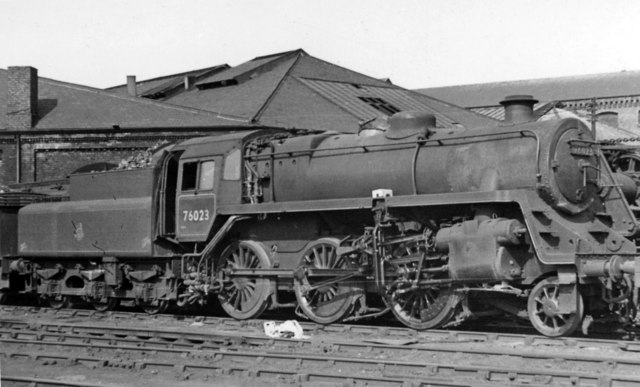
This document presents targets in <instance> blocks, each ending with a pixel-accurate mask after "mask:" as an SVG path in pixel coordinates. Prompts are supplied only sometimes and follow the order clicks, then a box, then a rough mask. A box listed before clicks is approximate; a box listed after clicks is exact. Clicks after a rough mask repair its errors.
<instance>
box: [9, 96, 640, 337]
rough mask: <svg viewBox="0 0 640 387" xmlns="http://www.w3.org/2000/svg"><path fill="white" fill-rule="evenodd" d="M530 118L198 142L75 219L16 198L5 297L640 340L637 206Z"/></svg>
mask: <svg viewBox="0 0 640 387" xmlns="http://www.w3.org/2000/svg"><path fill="white" fill-rule="evenodd" d="M518 102H519V101H518V98H512V99H511V100H510V101H507V103H506V104H507V112H508V116H509V113H510V114H512V119H511V123H507V124H504V125H501V126H499V127H493V128H485V129H473V130H462V129H460V130H456V129H453V130H452V129H442V128H437V125H436V123H435V119H434V117H433V116H432V115H429V114H425V113H417V112H402V113H398V114H396V115H394V116H393V117H391V118H390V119H389V127H388V129H387V130H374V129H371V130H363V131H361V132H360V133H358V134H337V133H320V134H312V135H294V134H292V133H289V132H286V131H277V130H267V129H264V130H254V131H250V132H239V133H235V134H227V135H220V136H212V137H205V138H196V139H192V140H188V141H185V142H183V143H180V144H177V145H174V146H168V147H166V148H164V149H162V150H161V151H159V152H157V153H156V154H155V155H154V158H153V160H152V162H151V165H150V166H149V167H145V168H136V169H131V170H113V171H107V172H97V173H83V174H75V175H72V176H71V177H70V188H69V195H68V198H66V199H68V200H66V199H65V200H53V199H54V198H48V199H49V200H48V201H40V202H37V203H32V204H29V205H23V204H24V203H18V202H15V201H13V202H12V201H11V200H10V197H9V196H6V195H5V203H4V205H3V206H2V209H1V210H0V221H2V239H1V240H0V250H1V251H0V252H1V253H2V277H1V279H0V289H2V291H3V295H4V296H8V295H10V294H12V293H20V292H26V293H36V294H38V295H39V296H41V297H42V298H44V299H46V300H48V301H49V303H50V304H51V305H52V306H54V307H64V306H65V305H66V304H67V303H68V302H69V301H70V300H73V299H74V298H76V299H77V298H81V299H83V300H84V301H87V302H89V303H91V304H92V305H93V306H94V307H95V308H96V309H98V310H108V309H111V308H114V307H115V306H116V305H117V304H118V303H119V302H121V301H127V302H135V303H136V304H137V305H140V306H141V307H142V308H143V309H144V310H145V311H147V312H148V313H158V312H162V311H164V310H165V309H166V307H167V306H168V305H169V304H170V303H175V304H176V305H177V306H185V305H188V304H192V303H196V302H200V303H203V304H204V303H206V302H207V300H208V299H210V298H211V296H214V298H217V299H218V300H219V302H220V304H221V305H222V307H223V308H224V310H225V311H226V312H227V313H228V314H229V315H230V316H233V317H235V318H238V319H248V318H255V317H257V316H259V315H260V314H261V313H262V312H263V311H265V310H266V309H267V308H270V307H271V308H277V307H282V306H285V305H289V306H292V305H295V306H296V307H297V308H298V309H297V310H298V312H299V313H300V314H303V315H304V316H306V317H307V318H309V319H311V320H313V321H316V322H319V323H323V324H329V323H333V322H337V321H341V320H357V319H362V318H367V317H375V316H379V315H381V314H383V313H385V312H387V311H391V312H392V313H393V315H395V317H396V318H397V319H398V320H399V321H401V322H402V323H404V324H406V325H407V326H409V327H412V328H415V329H428V328H436V327H442V326H446V325H447V324H454V323H459V322H461V321H463V320H465V319H467V318H470V317H473V316H475V315H486V314H491V313H497V312H498V311H499V312H500V313H504V312H511V313H515V314H519V315H521V316H524V317H527V316H528V318H529V319H530V320H531V323H532V324H533V326H534V327H535V328H536V329H537V330H538V331H539V332H541V333H542V334H545V335H548V336H560V335H567V334H570V333H571V332H573V331H574V330H575V329H576V328H577V327H579V326H580V324H581V322H582V320H583V317H584V316H585V315H586V314H589V315H591V316H593V317H594V318H597V317H600V316H611V315H617V316H619V317H621V318H624V319H627V321H633V320H635V318H636V315H635V310H636V307H637V305H638V286H639V285H638V284H640V255H639V254H637V252H636V245H635V242H634V238H635V237H636V234H637V233H638V224H637V223H636V220H635V218H634V216H633V213H632V211H631V209H630V207H629V205H628V204H627V200H625V196H624V195H625V191H624V190H623V189H622V187H621V185H620V184H618V183H617V181H616V177H615V175H614V173H613V172H612V171H611V170H610V168H609V167H608V165H607V163H606V162H605V161H604V158H603V157H602V155H601V152H600V149H599V146H598V144H597V143H596V142H594V139H593V137H592V135H591V133H590V131H589V130H588V128H587V127H586V126H585V125H584V124H583V123H581V122H580V121H579V120H576V119H563V120H559V121H546V122H519V121H526V119H524V120H523V119H516V120H515V122H514V120H513V117H520V116H521V114H522V113H518V112H519V111H520V112H521V111H523V109H524V111H525V112H526V111H527V108H526V106H525V107H524V108H523V106H522V105H520V104H519V103H518ZM525 105H526V104H525ZM627 196H633V197H635V191H634V192H631V193H629V192H627ZM0 204H2V203H1V202H0ZM18 209H19V210H18ZM294 296H295V297H294Z"/></svg>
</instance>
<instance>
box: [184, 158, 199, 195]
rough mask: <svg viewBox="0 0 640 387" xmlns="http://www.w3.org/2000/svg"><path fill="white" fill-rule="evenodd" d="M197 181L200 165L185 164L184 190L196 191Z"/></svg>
mask: <svg viewBox="0 0 640 387" xmlns="http://www.w3.org/2000/svg"><path fill="white" fill-rule="evenodd" d="M197 179H198V163H184V164H183V165H182V190H183V191H192V190H194V189H196V182H197V181H198V180H197Z"/></svg>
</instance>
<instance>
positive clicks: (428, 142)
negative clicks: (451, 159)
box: [243, 129, 540, 160]
mask: <svg viewBox="0 0 640 387" xmlns="http://www.w3.org/2000/svg"><path fill="white" fill-rule="evenodd" d="M525 133H529V134H532V135H533V137H535V138H536V140H537V142H538V155H539V149H540V146H539V144H540V139H539V137H538V135H537V134H536V133H535V132H534V131H532V130H531V129H522V130H516V131H509V132H501V133H483V134H474V135H467V136H455V137H448V138H440V139H432V140H429V139H425V138H418V139H416V140H413V141H402V142H390V143H385V144H369V145H350V146H342V147H336V148H327V149H317V148H308V149H300V150H292V151H282V152H272V153H265V154H258V155H249V156H243V158H244V159H245V160H262V159H269V158H272V157H275V156H282V155H288V156H289V157H292V156H293V155H294V154H300V155H303V154H312V153H314V152H318V151H338V150H350V149H360V148H362V149H364V150H365V151H368V150H369V149H368V148H386V147H389V148H391V147H397V146H399V145H411V146H413V145H416V144H418V145H420V146H425V145H437V146H446V145H453V144H447V143H446V142H448V141H456V140H471V139H474V138H478V139H481V138H486V137H496V139H499V138H500V137H506V136H508V135H520V136H522V137H525V135H524V134H525Z"/></svg>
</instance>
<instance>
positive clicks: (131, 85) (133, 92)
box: [127, 75, 138, 97]
mask: <svg viewBox="0 0 640 387" xmlns="http://www.w3.org/2000/svg"><path fill="white" fill-rule="evenodd" d="M127 92H129V95H130V96H132V97H137V96H138V85H136V76H135V75H127Z"/></svg>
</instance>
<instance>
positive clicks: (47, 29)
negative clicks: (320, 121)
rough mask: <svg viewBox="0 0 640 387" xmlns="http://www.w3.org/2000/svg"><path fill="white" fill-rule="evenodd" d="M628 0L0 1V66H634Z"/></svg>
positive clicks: (68, 73) (407, 70)
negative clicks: (257, 62) (295, 61)
mask: <svg viewBox="0 0 640 387" xmlns="http://www.w3.org/2000/svg"><path fill="white" fill-rule="evenodd" d="M639 37H640V1H635V0H608V1H604V0H535V1H531V0H491V1H489V0H421V1H418V0H348V1H347V0H317V1H316V0H270V1H266V0H262V1H260V0H229V1H227V0H100V1H96V0H55V1H54V0H0V68H5V69H6V68H7V67H8V66H23V65H28V66H33V67H36V68H37V69H38V74H39V75H40V76H43V77H48V78H53V79H57V80H61V81H66V82H71V83H78V84H82V85H87V86H93V87H99V88H106V87H109V86H114V85H118V84H123V83H125V81H126V76H127V75H136V76H137V79H138V80H144V79H149V78H153V77H158V76H163V75H168V74H173V73H179V72H184V71H189V70H194V69H198V68H204V67H210V66H215V65H219V64H224V63H226V64H229V65H231V66H235V65H238V64H240V63H243V62H246V61H248V60H251V59H252V58H254V57H257V56H262V55H268V54H273V53H278V52H282V51H289V50H294V49H298V48H302V49H304V50H305V51H306V52H307V53H309V54H310V55H312V56H315V57H317V58H320V59H323V60H325V61H328V62H331V63H334V64H337V65H339V66H343V67H346V68H348V69H351V70H354V71H358V72H360V73H363V74H366V75H369V76H373V77H376V78H390V79H391V81H392V82H393V83H395V84H396V85H399V86H402V87H405V88H409V89H416V88H423V87H436V86H446V85H456V84H470V83H484V82H496V81H509V80H517V79H532V78H547V77H558V76H571V75H582V74H597V73H606V72H618V71H623V70H640V48H639V47H640V45H639V44H638V39H639Z"/></svg>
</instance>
